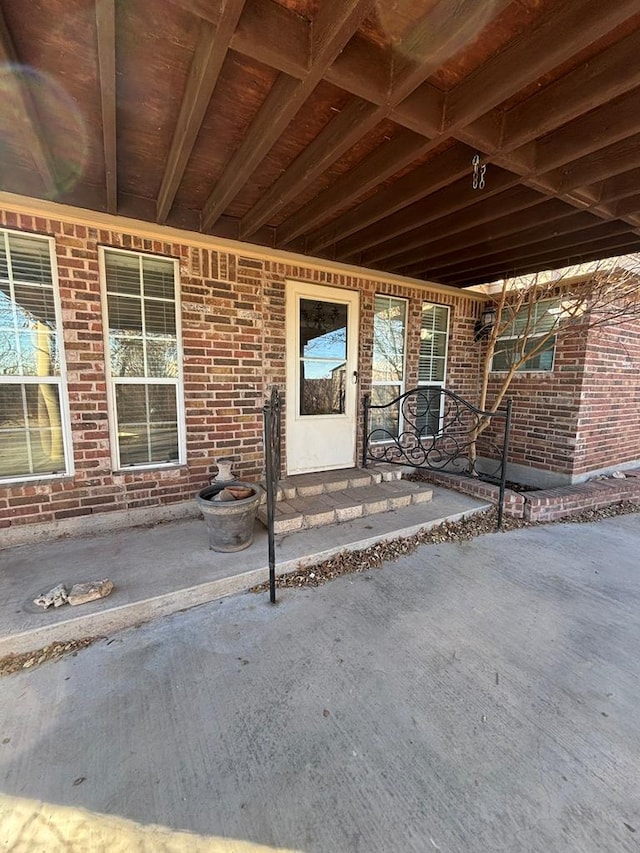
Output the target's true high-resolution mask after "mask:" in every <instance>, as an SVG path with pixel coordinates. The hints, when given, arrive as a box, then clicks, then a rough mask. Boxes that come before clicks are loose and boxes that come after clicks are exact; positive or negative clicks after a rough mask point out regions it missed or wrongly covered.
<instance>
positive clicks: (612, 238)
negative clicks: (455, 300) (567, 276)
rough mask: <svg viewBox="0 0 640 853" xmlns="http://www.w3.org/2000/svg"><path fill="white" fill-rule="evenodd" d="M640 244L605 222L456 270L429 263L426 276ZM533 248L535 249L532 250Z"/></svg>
mask: <svg viewBox="0 0 640 853" xmlns="http://www.w3.org/2000/svg"><path fill="white" fill-rule="evenodd" d="M635 241H638V242H640V235H631V234H630V233H629V229H628V228H626V227H625V226H624V225H622V224H620V223H615V222H604V223H600V224H597V223H596V224H595V225H591V226H590V227H588V228H583V229H581V230H580V231H576V232H574V233H572V234H567V235H564V236H562V237H558V238H557V239H555V240H553V241H550V240H548V239H546V240H540V241H539V242H538V243H532V244H530V245H529V246H528V247H525V248H523V249H512V250H508V251H504V252H496V253H495V254H494V255H489V256H487V257H485V258H483V259H482V261H480V260H479V261H478V262H477V263H474V262H473V261H472V262H470V263H461V264H459V265H458V266H457V267H452V266H446V267H441V268H439V267H438V266H436V265H434V264H429V265H428V269H429V273H430V274H432V275H434V276H439V275H442V274H446V275H455V276H467V275H475V274H476V273H478V272H479V271H480V274H482V275H484V274H485V271H486V270H495V269H496V267H503V268H505V265H507V266H508V265H510V264H520V263H526V262H529V261H531V260H533V259H534V258H538V257H547V255H554V256H558V257H561V256H562V255H565V256H566V257H567V258H571V257H574V256H575V255H576V254H578V253H579V252H582V251H584V250H583V248H582V247H584V246H586V247H588V249H587V250H589V251H590V250H591V249H593V251H595V250H596V249H597V248H598V247H605V246H609V245H618V244H619V243H621V242H622V243H625V242H635ZM534 247H537V248H535V249H534Z"/></svg>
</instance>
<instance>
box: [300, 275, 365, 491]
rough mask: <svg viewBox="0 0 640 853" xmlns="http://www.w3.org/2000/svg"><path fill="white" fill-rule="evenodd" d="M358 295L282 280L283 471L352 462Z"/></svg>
mask: <svg viewBox="0 0 640 853" xmlns="http://www.w3.org/2000/svg"><path fill="white" fill-rule="evenodd" d="M358 306H359V294H358V293H354V292H352V291H349V290H340V289H339V288H335V287H319V286H318V285H314V284H304V283H302V282H287V315H286V318H287V319H286V323H287V326H286V335H287V421H286V423H287V433H286V441H287V473H288V474H301V473H303V472H305V471H327V470H329V469H331V468H350V467H352V466H353V465H354V464H355V454H356V423H357V418H356V412H357V405H358V373H357V369H358Z"/></svg>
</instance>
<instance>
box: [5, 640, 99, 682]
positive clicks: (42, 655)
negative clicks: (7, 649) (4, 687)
mask: <svg viewBox="0 0 640 853" xmlns="http://www.w3.org/2000/svg"><path fill="white" fill-rule="evenodd" d="M100 639H102V638H101V637H85V638H84V639H82V640H69V641H68V642H66V643H51V645H49V646H45V647H44V648H43V649H36V650H35V651H31V652H25V653H24V654H21V655H7V656H6V657H3V658H0V677H2V676H3V675H11V674H12V673H13V672H19V671H20V670H22V669H31V667H34V666H38V665H39V664H41V663H45V662H46V661H54V660H60V658H62V657H65V656H66V655H70V654H73V655H75V654H77V652H78V649H86V648H87V646H90V645H91V644H92V643H95V641H96V640H100Z"/></svg>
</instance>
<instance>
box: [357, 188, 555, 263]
mask: <svg viewBox="0 0 640 853" xmlns="http://www.w3.org/2000/svg"><path fill="white" fill-rule="evenodd" d="M547 200H548V199H547V196H544V195H541V194H540V193H536V192H534V191H533V190H530V189H528V188H527V187H517V186H516V187H514V188H513V189H511V190H506V191H505V192H502V193H499V194H498V195H495V196H493V197H491V198H489V199H485V198H484V197H482V196H481V197H480V198H478V200H477V201H476V202H474V203H472V204H470V205H469V207H467V208H466V209H465V210H463V211H461V212H459V213H454V214H451V215H449V216H444V217H442V218H441V219H437V220H435V221H434V222H431V223H430V227H429V228H428V229H425V228H423V227H420V228H414V229H413V230H412V231H408V232H406V234H404V235H402V236H401V238H400V239H397V238H396V239H393V240H388V241H385V242H382V243H379V244H378V245H377V246H374V247H373V248H372V249H369V250H368V251H367V252H365V253H364V254H363V255H361V261H362V264H363V266H371V264H375V263H379V262H380V261H388V262H389V263H390V264H396V265H402V266H405V265H406V264H408V263H411V261H412V259H413V255H414V254H416V253H421V252H425V251H429V247H430V246H432V245H433V244H434V243H435V244H437V245H438V247H440V246H441V245H445V243H446V245H447V247H448V246H452V247H453V248H456V247H457V246H458V245H460V246H466V245H467V244H468V243H469V236H470V231H471V229H476V228H480V229H482V227H483V226H484V225H486V224H487V223H494V222H495V221H496V220H497V219H499V218H502V217H507V216H509V215H513V214H517V213H521V212H522V211H524V210H526V209H528V208H531V207H534V206H537V205H539V204H541V203H544V202H546V201H547ZM569 209H570V208H569ZM420 257H421V256H420Z"/></svg>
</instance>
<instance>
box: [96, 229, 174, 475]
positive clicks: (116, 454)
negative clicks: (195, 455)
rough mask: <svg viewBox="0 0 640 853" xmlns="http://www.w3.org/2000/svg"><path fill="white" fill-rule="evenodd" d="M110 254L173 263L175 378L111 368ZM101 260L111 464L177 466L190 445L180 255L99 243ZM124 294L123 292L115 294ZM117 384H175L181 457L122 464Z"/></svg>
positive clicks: (118, 468)
mask: <svg viewBox="0 0 640 853" xmlns="http://www.w3.org/2000/svg"><path fill="white" fill-rule="evenodd" d="M107 254H119V255H124V256H127V257H137V258H138V261H139V264H140V265H141V264H142V260H143V259H149V260H156V261H164V262H166V263H171V264H172V265H173V295H174V310H175V319H176V358H177V376H176V378H175V379H173V378H168V377H164V378H160V377H145V376H118V377H114V376H113V374H112V371H111V342H110V339H109V304H108V295H109V293H110V291H109V290H108V288H107V265H106V256H107ZM98 263H99V270H100V296H101V299H102V324H103V333H104V353H105V356H104V364H105V377H106V383H107V414H108V419H109V443H110V447H111V465H112V470H113V471H114V472H116V473H120V474H126V473H130V472H133V471H151V470H156V469H174V468H178V467H180V466H184V465H186V462H187V447H186V424H185V403H184V371H183V361H184V353H183V343H182V310H181V304H180V295H181V294H180V267H179V262H178V259H177V258H173V257H170V256H167V255H158V254H155V253H151V252H144V251H140V250H137V249H123V248H120V247H119V246H99V247H98ZM114 295H121V294H114ZM137 298H139V299H140V300H141V301H142V299H143V298H144V297H143V296H142V291H140V293H139V295H138V297H137ZM118 385H145V386H149V385H163V386H165V385H170V386H173V387H174V388H175V393H176V422H177V423H176V427H177V433H178V459H177V460H173V461H169V462H156V461H153V462H143V463H136V464H130V465H123V464H122V463H121V459H120V456H121V454H120V441H119V430H118V410H117V402H116V389H117V386H118Z"/></svg>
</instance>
